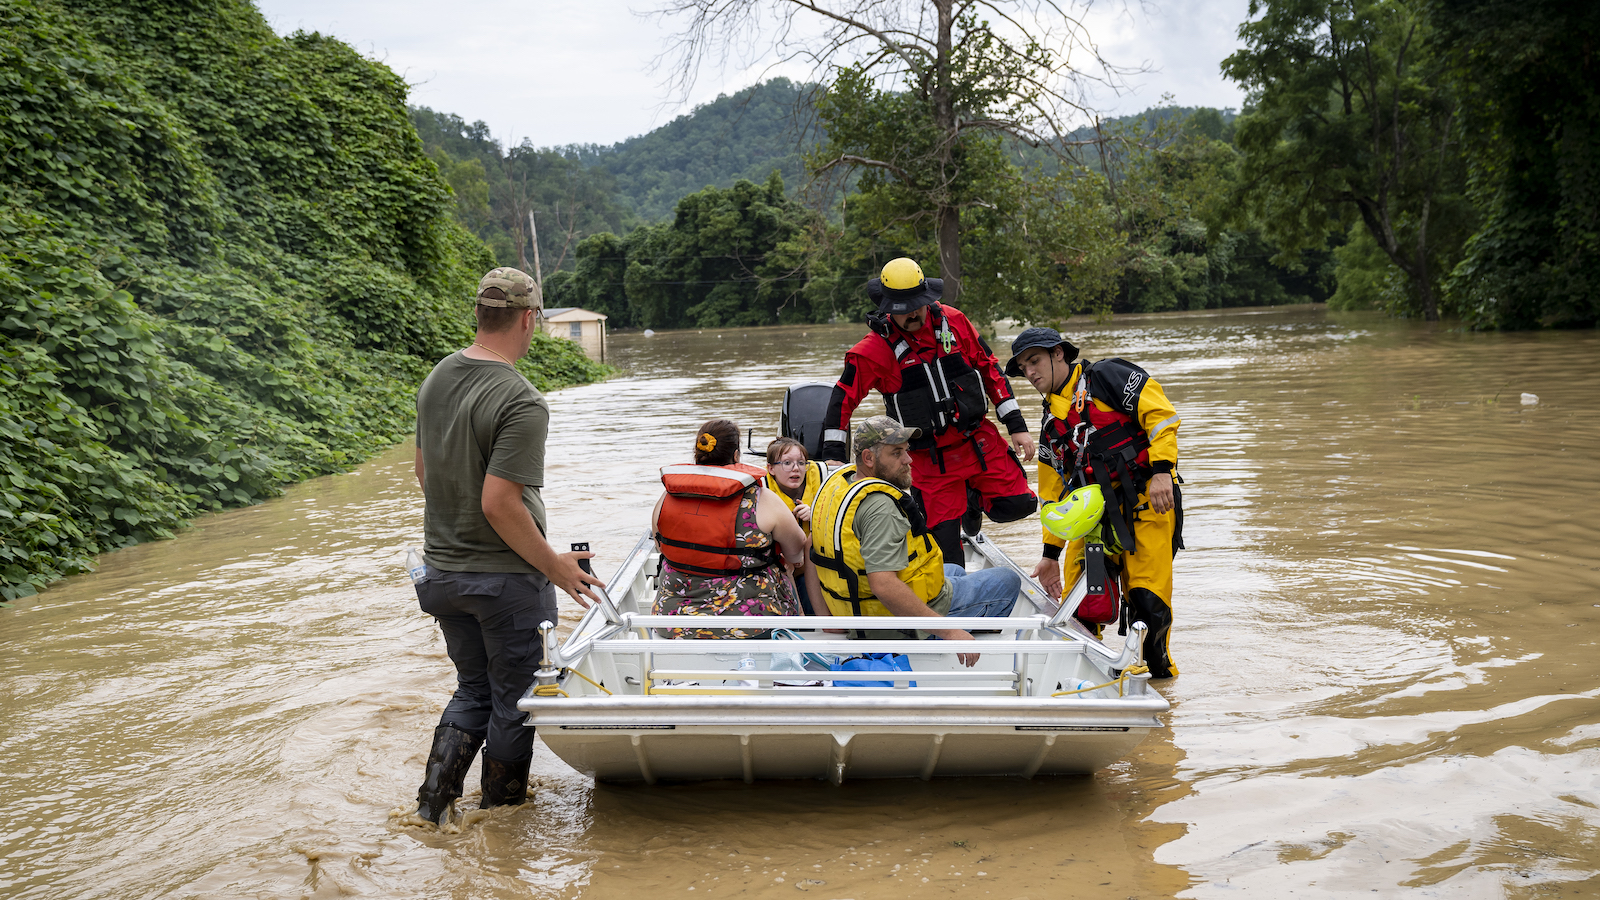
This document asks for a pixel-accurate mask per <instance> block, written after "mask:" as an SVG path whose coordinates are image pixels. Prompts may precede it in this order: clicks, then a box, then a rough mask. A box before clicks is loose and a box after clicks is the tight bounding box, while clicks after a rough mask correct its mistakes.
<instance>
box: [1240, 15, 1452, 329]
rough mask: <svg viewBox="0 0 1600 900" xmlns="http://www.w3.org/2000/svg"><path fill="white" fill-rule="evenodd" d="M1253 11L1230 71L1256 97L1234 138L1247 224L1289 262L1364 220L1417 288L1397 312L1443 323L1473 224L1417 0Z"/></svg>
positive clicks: (1367, 238) (1373, 239) (1447, 95)
mask: <svg viewBox="0 0 1600 900" xmlns="http://www.w3.org/2000/svg"><path fill="white" fill-rule="evenodd" d="M1251 15H1252V19H1251V21H1249V22H1247V23H1245V24H1244V25H1243V26H1241V27H1240V36H1241V37H1242V38H1244V41H1245V47H1244V49H1242V50H1240V51H1238V52H1237V53H1235V54H1234V55H1232V56H1230V57H1229V58H1228V59H1227V61H1226V62H1224V64H1223V69H1224V71H1226V72H1227V73H1228V75H1229V77H1231V78H1233V79H1235V80H1237V81H1238V82H1240V83H1241V84H1242V85H1244V86H1245V88H1246V89H1247V90H1248V91H1249V92H1250V98H1251V101H1252V108H1251V109H1249V110H1247V111H1246V113H1245V114H1244V115H1243V116H1242V117H1240V119H1239V122H1238V131H1237V138H1236V140H1237V142H1238V144H1239V146H1240V148H1241V149H1243V151H1244V165H1243V177H1242V179H1241V181H1240V183H1239V186H1238V188H1239V190H1238V193H1239V195H1240V198H1241V200H1242V202H1241V204H1240V205H1239V207H1238V208H1237V211H1238V214H1239V216H1238V218H1240V219H1241V220H1242V219H1243V218H1244V217H1246V216H1248V217H1249V218H1250V219H1252V220H1253V221H1256V222H1259V223H1261V225H1262V227H1264V228H1265V229H1266V232H1267V234H1269V235H1270V236H1271V238H1272V239H1273V241H1274V242H1275V243H1276V244H1277V245H1278V247H1279V248H1280V249H1281V250H1282V251H1283V254H1284V256H1285V257H1288V258H1293V257H1294V256H1296V255H1297V254H1298V253H1299V252H1300V251H1302V250H1305V249H1307V248H1318V249H1320V248H1322V247H1323V246H1325V245H1326V242H1327V238H1328V236H1329V235H1330V234H1335V233H1337V234H1343V233H1344V232H1346V231H1348V230H1349V228H1350V226H1351V225H1353V224H1357V223H1359V225H1360V226H1361V227H1362V228H1363V229H1364V230H1365V234H1364V235H1362V241H1363V243H1370V244H1372V245H1375V246H1376V247H1377V248H1378V249H1379V250H1381V251H1382V252H1383V254H1384V255H1386V256H1387V257H1388V259H1389V262H1390V263H1391V264H1392V265H1393V266H1394V267H1395V268H1396V269H1398V270H1399V271H1400V272H1401V273H1403V274H1404V276H1405V278H1406V279H1407V282H1408V284H1407V290H1405V291H1404V292H1403V293H1402V294H1401V295H1400V296H1399V297H1397V298H1394V299H1393V300H1391V301H1390V302H1389V303H1388V305H1389V306H1390V308H1391V309H1394V310H1395V311H1397V312H1413V313H1420V314H1421V315H1422V316H1423V317H1424V318H1427V319H1437V318H1439V303H1438V293H1439V285H1440V282H1441V281H1442V280H1443V278H1444V276H1445V275H1446V274H1447V273H1448V272H1449V271H1450V268H1451V267H1452V266H1453V265H1454V264H1455V262H1456V261H1457V260H1458V259H1459V258H1460V251H1461V246H1462V244H1463V243H1464V242H1465V241H1466V238H1467V236H1468V235H1469V234H1471V231H1472V228H1473V225H1474V223H1475V220H1476V214H1475V211H1474V210H1473V208H1472V206H1471V204H1470V203H1468V202H1467V199H1466V167H1465V166H1464V165H1463V163H1462V160H1461V156H1460V154H1459V152H1458V151H1457V148H1456V146H1455V145H1456V140H1457V126H1456V120H1457V114H1458V109H1459V103H1458V101H1457V99H1456V95H1455V92H1454V91H1453V90H1452V89H1451V88H1450V87H1449V86H1448V85H1446V84H1442V83H1441V78H1440V76H1441V73H1442V70H1443V65H1442V63H1441V62H1440V60H1439V57H1438V55H1437V54H1436V53H1434V52H1432V51H1431V46H1432V42H1431V37H1432V30H1431V27H1430V23H1429V20H1428V18H1427V16H1426V15H1424V14H1423V12H1422V9H1421V0H1274V2H1262V0H1255V2H1252V3H1251ZM1341 259H1342V260H1345V261H1346V263H1347V264H1349V263H1352V262H1355V257H1353V256H1348V255H1346V256H1342V257H1341Z"/></svg>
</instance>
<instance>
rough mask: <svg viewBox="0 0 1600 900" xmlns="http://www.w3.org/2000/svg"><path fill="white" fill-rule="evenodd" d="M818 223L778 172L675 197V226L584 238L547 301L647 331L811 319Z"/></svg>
mask: <svg viewBox="0 0 1600 900" xmlns="http://www.w3.org/2000/svg"><path fill="white" fill-rule="evenodd" d="M815 218H816V217H815V214H813V213H811V212H809V211H808V210H806V209H805V208H804V207H802V206H801V205H800V204H798V203H796V202H795V201H793V200H792V199H790V198H789V197H787V196H786V195H785V193H784V186H783V178H782V176H781V175H779V174H778V173H777V172H776V171H774V172H773V173H772V174H771V175H770V176H769V177H768V178H767V181H766V183H765V184H761V185H758V184H754V183H752V182H749V181H744V180H741V181H738V182H735V183H734V185H733V186H732V187H730V188H714V187H708V188H706V189H704V190H702V191H698V192H696V193H693V194H690V195H688V196H687V197H684V198H683V199H681V200H679V201H678V206H677V214H676V216H675V217H674V218H673V220H672V221H671V222H663V223H660V224H657V225H647V226H645V227H643V228H638V229H635V230H634V231H633V232H631V233H630V234H629V235H628V236H627V237H625V238H618V237H616V236H614V235H611V234H599V235H594V236H592V237H589V238H586V239H585V240H584V241H583V242H582V243H581V244H579V246H578V249H577V254H576V255H577V268H576V270H575V271H574V273H573V275H572V277H571V278H568V279H563V280H562V281H561V282H560V283H559V285H557V287H558V292H557V293H555V294H554V295H553V296H554V298H555V299H556V301H557V302H560V303H563V304H564V303H568V302H571V303H573V304H574V305H583V306H586V307H588V308H590V309H594V310H596V311H598V312H605V313H606V314H607V315H610V316H613V317H614V318H615V319H617V320H619V324H625V325H638V326H640V327H644V328H675V327H686V326H698V327H702V328H710V327H715V326H719V325H775V324H778V323H780V322H791V321H801V322H803V321H810V320H811V319H812V317H813V311H812V309H811V308H810V306H809V304H808V303H806V302H805V301H806V290H805V289H806V285H807V281H808V276H807V269H806V265H807V261H808V257H807V254H806V253H805V252H804V250H803V243H804V240H805V238H804V235H805V232H806V230H807V229H808V228H809V227H811V226H813V225H814V221H815ZM624 304H625V307H624Z"/></svg>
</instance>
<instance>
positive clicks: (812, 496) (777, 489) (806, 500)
mask: <svg viewBox="0 0 1600 900" xmlns="http://www.w3.org/2000/svg"><path fill="white" fill-rule="evenodd" d="M827 480H828V472H827V470H826V469H824V468H823V467H822V463H820V462H818V461H817V460H814V459H808V460H806V480H805V483H803V484H801V485H800V499H799V500H796V499H794V498H793V497H791V496H789V494H788V493H787V492H786V491H784V489H783V485H781V484H779V483H778V479H776V478H774V477H773V476H772V473H771V472H768V473H767V487H768V488H769V489H771V491H772V492H773V493H774V494H777V495H778V496H779V497H782V498H783V503H784V505H785V506H787V507H789V512H794V508H795V506H796V505H798V504H802V503H803V504H805V505H806V506H810V507H812V508H815V507H816V505H817V502H816V501H817V491H819V490H821V489H822V483H823V482H824V481H827ZM809 527H810V526H809V525H807V524H806V523H804V522H802V523H800V528H801V530H802V531H803V530H806V529H808V528H809Z"/></svg>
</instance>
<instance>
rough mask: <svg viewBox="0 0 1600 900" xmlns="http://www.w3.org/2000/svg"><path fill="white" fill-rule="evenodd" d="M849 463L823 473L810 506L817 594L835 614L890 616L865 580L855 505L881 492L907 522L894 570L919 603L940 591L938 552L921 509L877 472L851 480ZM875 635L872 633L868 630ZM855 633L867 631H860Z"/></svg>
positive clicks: (941, 572) (940, 559)
mask: <svg viewBox="0 0 1600 900" xmlns="http://www.w3.org/2000/svg"><path fill="white" fill-rule="evenodd" d="M855 471H856V467H855V466H845V467H844V468H842V469H839V470H837V471H835V472H834V473H833V474H832V475H830V476H828V480H827V481H825V482H823V484H822V489H821V490H819V491H818V492H817V500H816V503H815V504H813V505H812V507H811V561H812V562H813V563H815V564H816V567H817V580H818V581H820V582H821V583H822V595H823V598H824V599H826V600H827V602H828V608H829V609H831V610H832V611H833V614H834V615H836V616H893V615H894V613H893V612H890V611H889V608H888V607H887V606H884V605H883V603H882V602H881V601H879V600H878V599H877V598H876V597H874V596H873V593H872V587H871V585H869V584H868V583H867V568H866V560H865V559H864V558H863V557H862V554H861V538H860V537H859V536H858V535H857V534H856V530H855V519H856V511H857V510H859V509H860V508H861V501H862V500H864V499H866V498H867V497H868V496H870V495H872V494H875V493H882V494H887V495H888V496H889V498H890V499H892V500H893V501H894V503H895V506H897V507H899V509H900V511H901V513H903V514H904V515H905V517H906V519H907V521H908V522H909V523H910V528H909V530H908V531H907V532H906V557H907V558H906V567H905V568H903V569H901V570H900V571H899V572H896V573H895V575H896V577H898V578H899V579H900V580H901V581H903V582H905V584H906V586H907V587H909V588H911V591H912V593H914V594H916V595H917V599H918V600H921V601H922V602H923V603H931V602H933V601H934V600H936V599H938V598H939V596H940V594H941V593H943V592H944V554H943V553H941V552H940V551H939V544H938V543H937V542H936V541H934V539H933V536H932V535H931V534H930V533H929V532H928V528H927V521H926V519H925V517H924V516H923V514H922V510H921V508H920V507H918V506H917V504H916V502H915V501H914V500H912V498H911V496H910V494H909V493H908V492H906V491H902V490H900V489H899V488H897V487H895V486H894V485H892V484H890V483H889V482H887V481H884V480H883V479H881V478H859V479H856V480H855V481H851V480H850V479H851V476H852V475H854V474H855ZM869 634H872V636H878V635H877V634H876V633H869ZM854 636H855V637H857V638H860V637H864V636H867V635H866V634H863V633H862V632H860V631H857V632H855V633H854Z"/></svg>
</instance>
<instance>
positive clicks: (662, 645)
mask: <svg viewBox="0 0 1600 900" xmlns="http://www.w3.org/2000/svg"><path fill="white" fill-rule="evenodd" d="M832 389H833V386H832V385H831V384H822V383H809V384H799V385H794V386H793V387H791V388H790V389H789V390H788V392H787V393H786V394H785V396H784V401H783V408H782V412H781V414H780V417H779V433H780V434H783V435H785V436H788V437H793V438H796V439H797V440H800V441H801V443H802V444H804V445H805V446H806V449H807V452H808V453H809V454H810V455H811V456H813V457H815V456H817V451H818V450H819V449H820V448H819V443H820V441H819V437H820V435H821V433H822V429H821V421H822V418H823V415H822V414H823V410H824V409H825V408H826V405H827V403H828V398H829V396H830V394H831V393H832ZM749 449H750V450H751V451H752V452H754V448H753V447H751V448H749ZM962 542H963V547H964V549H965V551H966V566H967V569H968V571H973V570H977V569H982V568H988V567H992V566H1000V567H1005V568H1010V569H1013V570H1015V571H1016V572H1017V574H1018V575H1021V576H1022V588H1021V592H1020V596H1019V597H1018V599H1017V603H1016V606H1015V607H1014V608H1013V610H1012V614H1011V616H1010V617H1009V618H1003V619H1002V618H952V617H947V618H925V619H913V618H906V617H895V618H894V619H893V622H894V625H895V627H897V628H907V629H914V628H922V629H932V628H963V629H967V630H968V631H972V632H974V637H976V638H977V641H976V646H974V643H973V642H968V641H931V640H930V641H914V640H849V639H847V637H846V635H845V634H843V633H829V632H828V631H825V630H824V629H838V630H843V629H852V628H856V629H882V628H883V627H885V621H886V620H885V619H883V618H881V617H870V616H867V617H849V616H764V617H758V616H697V617H694V618H693V619H692V622H693V627H695V628H697V629H718V628H740V629H758V630H759V629H769V628H770V629H784V630H785V631H784V635H777V633H776V632H775V633H774V634H775V637H774V639H769V640H674V639H670V638H667V637H664V636H662V635H661V634H660V633H659V632H658V631H657V629H662V628H671V627H674V626H678V627H682V626H684V625H685V624H686V617H683V616H656V615H651V614H650V612H651V607H652V604H653V602H654V600H655V596H656V573H657V570H658V554H657V553H656V548H655V543H654V541H653V540H652V538H651V535H650V534H649V533H648V532H647V533H646V534H645V535H643V536H642V537H641V538H640V539H639V542H638V544H636V545H635V546H634V548H633V551H632V553H630V554H629V555H628V557H627V559H626V560H625V561H624V562H623V564H622V566H621V568H619V569H618V570H617V574H616V575H615V577H614V578H612V580H611V582H610V595H608V596H604V597H603V600H602V602H601V603H599V604H596V605H595V606H594V607H592V608H590V610H589V611H588V613H587V614H586V615H585V616H584V617H583V619H582V621H581V622H579V624H578V626H577V628H575V629H574V630H573V632H572V634H570V635H569V636H568V637H567V639H566V641H565V642H564V643H563V644H561V646H560V647H559V648H557V647H556V646H555V642H554V635H553V632H552V631H551V629H550V627H548V623H547V627H546V629H545V631H544V640H545V660H546V668H545V669H543V670H541V672H540V673H539V678H538V681H537V682H536V683H535V685H534V686H533V687H532V688H531V689H530V690H529V692H528V694H527V695H526V696H525V697H523V698H522V700H521V701H520V702H519V703H518V704H517V706H518V708H519V709H522V710H524V711H526V712H527V713H528V724H529V725H533V726H537V727H538V734H539V737H540V738H541V739H543V741H544V742H545V744H546V745H547V746H549V747H550V749H551V750H552V751H553V752H554V753H555V754H556V755H557V756H559V757H561V758H562V759H563V760H565V761H566V762H567V764H568V765H570V766H572V767H573V768H575V769H577V770H578V771H580V772H583V773H585V774H587V775H591V776H593V777H595V778H596V779H599V780H601V781H640V780H643V781H646V782H649V783H651V784H654V783H655V782H656V781H659V780H673V781H699V780H709V779H722V778H743V779H744V780H745V781H747V782H748V781H754V780H755V779H757V778H827V779H830V780H831V781H833V782H834V783H836V784H837V783H839V782H841V781H843V780H844V779H846V778H903V777H911V776H917V777H920V778H923V779H927V778H931V777H933V776H935V775H1020V776H1022V777H1023V778H1031V777H1033V776H1034V775H1056V774H1074V773H1088V772H1093V771H1095V770H1096V769H1099V768H1101V767H1102V766H1106V765H1108V764H1110V763H1112V762H1114V761H1116V760H1117V759H1119V758H1121V757H1122V756H1124V755H1125V754H1127V753H1128V752H1129V751H1131V750H1132V749H1133V748H1134V747H1135V746H1137V745H1138V743H1139V741H1140V740H1142V739H1143V738H1144V736H1145V734H1146V733H1148V732H1149V731H1150V729H1152V728H1158V727H1160V725H1161V721H1160V718H1159V717H1160V715H1161V714H1162V713H1163V712H1166V710H1167V708H1168V707H1167V701H1166V700H1165V699H1163V698H1162V697H1161V695H1160V694H1157V693H1156V692H1155V691H1154V690H1153V689H1152V688H1151V687H1150V684H1149V681H1150V676H1149V675H1148V674H1146V673H1145V671H1144V667H1143V665H1142V664H1141V663H1142V660H1141V659H1140V654H1141V650H1142V647H1143V645H1144V633H1145V627H1144V625H1143V624H1142V623H1134V625H1133V626H1132V627H1131V628H1130V629H1129V633H1128V635H1127V640H1126V643H1125V645H1124V646H1123V647H1122V648H1121V649H1120V650H1115V649H1111V648H1108V647H1107V646H1106V645H1104V644H1102V643H1101V642H1100V641H1098V640H1096V639H1095V638H1094V637H1093V636H1091V635H1090V634H1089V633H1088V631H1087V630H1086V629H1084V628H1083V627H1082V626H1081V625H1079V624H1078V622H1077V620H1076V619H1074V618H1072V614H1073V612H1074V611H1076V610H1077V607H1078V602H1079V601H1080V600H1081V599H1082V597H1083V595H1084V593H1085V585H1084V583H1083V581H1082V579H1080V580H1079V583H1078V585H1077V586H1076V587H1075V588H1074V589H1073V591H1072V592H1071V593H1069V594H1068V596H1067V599H1066V601H1065V602H1063V603H1059V604H1058V603H1056V602H1055V601H1054V600H1053V599H1051V598H1050V597H1048V596H1046V594H1045V592H1044V590H1043V589H1042V588H1040V587H1039V586H1038V584H1037V583H1036V582H1034V581H1033V580H1032V579H1031V578H1030V577H1029V576H1028V575H1027V573H1026V572H1023V571H1022V570H1021V569H1020V568H1018V566H1017V565H1016V563H1014V562H1012V560H1011V559H1010V558H1009V557H1007V556H1006V555H1005V553H1003V552H1002V551H1001V550H1000V549H999V548H998V547H996V546H995V545H994V544H993V543H991V542H990V541H989V540H988V539H987V538H985V537H983V536H982V535H976V536H965V535H964V536H963V537H962ZM613 598H614V599H613ZM780 636H790V637H797V638H799V639H800V640H799V641H798V642H797V641H795V640H780V639H777V637H780ZM974 650H976V651H978V652H979V653H980V654H981V656H980V658H979V660H978V663H977V665H976V666H974V667H972V668H968V667H966V666H963V665H961V663H960V662H959V661H958V660H957V658H956V657H957V654H960V653H971V652H973V651H974ZM865 653H899V654H906V655H907V656H908V657H909V659H910V661H911V671H909V672H892V673H891V672H872V673H870V674H869V673H861V672H851V673H844V672H836V671H832V670H830V663H833V662H837V661H838V660H841V659H849V658H851V657H856V656H859V655H861V654H865ZM834 679H838V680H839V681H852V682H857V684H855V685H849V686H847V685H841V684H838V683H836V682H835V680H834ZM859 682H867V684H866V685H861V684H859Z"/></svg>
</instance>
